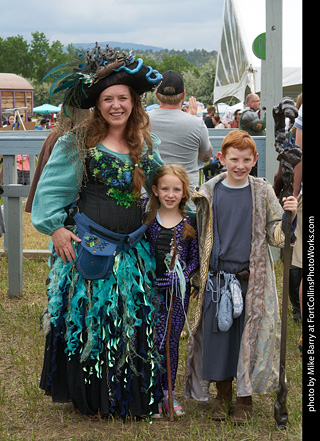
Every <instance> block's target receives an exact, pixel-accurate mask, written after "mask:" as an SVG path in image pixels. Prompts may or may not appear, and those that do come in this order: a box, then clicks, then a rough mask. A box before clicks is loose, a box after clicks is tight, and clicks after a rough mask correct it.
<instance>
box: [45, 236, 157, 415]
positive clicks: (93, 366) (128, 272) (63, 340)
mask: <svg viewBox="0 0 320 441" xmlns="http://www.w3.org/2000/svg"><path fill="white" fill-rule="evenodd" d="M75 247H76V245H75ZM53 262H54V263H53V264H52V267H51V270H50V273H49V285H48V290H47V296H48V309H47V312H46V314H45V316H44V318H45V320H44V326H45V328H46V347H45V355H44V365H43V371H42V376H41V382H40V387H41V388H42V389H44V390H45V392H46V394H48V395H51V396H52V399H53V401H57V402H67V401H72V402H73V404H74V406H75V407H76V408H77V409H79V411H80V412H81V413H83V414H86V415H96V414H101V415H102V416H108V415H117V414H118V415H120V416H121V417H122V418H125V417H126V416H134V417H145V416H149V415H151V414H152V413H157V412H158V403H159V401H160V400H161V398H162V391H161V387H160V383H159V374H160V372H159V370H160V361H161V360H160V356H159V353H158V351H157V347H156V335H155V328H156V320H157V307H158V303H159V302H158V299H157V297H156V294H155V291H154V288H153V286H154V277H155V272H154V270H155V262H154V259H153V258H151V256H150V252H149V245H148V243H147V242H146V241H145V240H142V241H141V242H140V243H138V244H137V245H136V246H135V248H132V249H130V250H129V251H128V252H121V253H120V254H119V255H117V256H116V258H115V263H114V267H113V272H112V274H111V276H110V278H109V279H108V280H92V281H88V280H85V279H83V278H82V276H81V275H80V274H79V273H78V272H77V270H76V268H75V264H74V262H72V263H67V264H64V263H63V261H62V259H61V258H58V257H57V256H56V255H54V254H53Z"/></svg>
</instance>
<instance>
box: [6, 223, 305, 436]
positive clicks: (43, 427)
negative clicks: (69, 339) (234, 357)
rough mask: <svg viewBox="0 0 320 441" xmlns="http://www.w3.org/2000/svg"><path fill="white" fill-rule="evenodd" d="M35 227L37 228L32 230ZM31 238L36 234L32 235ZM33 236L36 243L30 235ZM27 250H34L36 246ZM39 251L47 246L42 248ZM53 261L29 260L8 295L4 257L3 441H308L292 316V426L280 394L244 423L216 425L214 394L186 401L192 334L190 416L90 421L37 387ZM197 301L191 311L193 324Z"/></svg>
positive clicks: (257, 402) (263, 399) (265, 398)
mask: <svg viewBox="0 0 320 441" xmlns="http://www.w3.org/2000/svg"><path fill="white" fill-rule="evenodd" d="M28 231H29V232H30V230H28ZM27 236H30V234H28V235H27ZM30 240H33V239H32V238H30ZM24 247H25V248H29V249H30V248H32V246H30V244H29V243H26V245H24ZM37 248H45V246H39V247H37ZM47 274H48V266H47V264H46V262H41V261H37V262H36V261H28V260H26V259H24V262H23V296H22V297H21V298H9V297H8V295H7V288H8V275H7V260H6V259H5V258H0V441H24V440H28V441H29V440H37V441H40V440H43V441H51V440H56V441H100V440H101V441H102V440H108V441H113V440H122V441H129V440H130V441H134V440H137V441H149V440H157V441H164V440H175V441H187V440H188V441H190V440H192V441H198V440H199V441H200V440H201V441H209V440H210V441H232V440H234V441H249V440H257V441H258V440H259V441H267V440H272V441H282V440H288V441H300V440H301V439H302V360H301V357H300V355H299V352H298V348H297V346H298V340H299V338H300V335H301V324H297V323H294V322H293V320H292V317H291V313H290V312H289V314H288V343H287V366H286V375H287V384H288V387H289V392H288V396H287V408H288V413H289V423H288V425H287V429H286V430H285V431H279V430H278V429H277V428H276V426H275V420H274V416H273V407H274V402H275V398H276V394H275V393H273V394H269V395H254V396H253V418H252V420H251V421H250V422H249V423H247V424H244V425H243V426H239V427H235V426H234V425H233V424H232V423H231V421H225V422H221V423H219V422H213V421H212V420H211V419H210V408H211V403H212V400H213V399H214V394H215V388H214V386H212V397H211V398H210V400H209V402H207V403H198V402H196V401H194V400H187V401H186V400H185V399H184V398H183V394H182V389H183V377H184V369H185V360H186V344H187V340H186V339H181V341H180V362H179V369H178V375H177V382H176V392H177V396H178V399H179V401H181V403H182V405H183V407H184V409H185V411H186V416H185V417H182V418H180V419H177V418H176V419H175V421H174V422H173V423H170V422H169V419H168V418H167V417H165V418H163V419H162V420H158V421H154V422H153V423H152V424H150V423H149V422H148V421H140V422H137V421H127V422H126V423H125V424H122V423H121V422H120V421H119V420H118V419H114V420H107V421H105V420H90V419H89V418H87V417H85V416H83V415H81V414H80V413H79V412H78V411H76V410H74V408H73V405H72V404H71V403H68V404H58V403H52V401H51V398H50V397H48V396H45V395H44V393H43V391H41V390H40V389H39V387H38V384H39V379H40V375H41V369H42V361H43V350H44V342H45V337H44V334H43V331H42V330H40V316H41V315H42V313H43V311H44V309H45V305H46V287H45V282H46V277H47ZM276 276H277V285H278V291H279V292H280V293H281V285H282V266H281V264H277V266H276ZM194 306H195V303H194V300H191V303H190V308H189V312H188V317H189V321H192V314H193V311H194Z"/></svg>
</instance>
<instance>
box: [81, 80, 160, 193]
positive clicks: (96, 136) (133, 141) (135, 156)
mask: <svg viewBox="0 0 320 441" xmlns="http://www.w3.org/2000/svg"><path fill="white" fill-rule="evenodd" d="M129 90H130V94H131V97H132V100H133V108H132V112H131V115H130V117H129V119H128V121H127V125H126V129H125V133H124V137H125V140H126V141H127V143H128V145H129V148H130V151H129V156H130V159H131V161H132V163H133V164H139V161H140V159H141V154H142V152H143V146H144V143H146V145H147V147H148V149H149V151H150V153H151V151H152V140H151V134H150V130H149V129H150V120H149V116H148V114H147V113H146V112H145V110H144V108H143V106H142V102H141V98H140V96H139V95H138V94H137V93H136V92H135V91H134V90H133V89H132V88H131V87H129ZM108 133H109V124H108V123H107V122H106V120H105V119H104V118H103V116H102V115H101V112H100V110H99V109H98V108H97V107H95V108H94V110H93V114H92V118H91V119H90V121H89V123H88V127H87V138H86V147H87V149H89V148H92V147H94V146H95V145H96V144H97V143H99V142H100V141H101V140H102V139H103V138H105V137H106V136H107V135H108ZM144 183H145V175H144V172H143V171H142V170H141V168H140V167H134V172H133V180H132V185H133V191H134V193H140V192H141V189H142V187H143V185H144Z"/></svg>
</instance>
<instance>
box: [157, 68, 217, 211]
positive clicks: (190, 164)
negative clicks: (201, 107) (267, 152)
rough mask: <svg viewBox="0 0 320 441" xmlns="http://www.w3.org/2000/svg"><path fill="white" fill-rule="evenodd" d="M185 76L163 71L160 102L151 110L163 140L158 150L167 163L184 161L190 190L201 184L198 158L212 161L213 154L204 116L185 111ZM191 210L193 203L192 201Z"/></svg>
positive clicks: (159, 87) (158, 93)
mask: <svg viewBox="0 0 320 441" xmlns="http://www.w3.org/2000/svg"><path fill="white" fill-rule="evenodd" d="M185 93H186V91H185V89H184V81H183V76H182V75H181V74H180V73H179V72H175V71H173V70H169V71H167V72H164V74H163V80H162V82H161V83H160V85H159V86H158V88H157V89H156V96H157V99H158V101H159V103H160V107H159V108H158V109H154V110H151V111H150V112H149V117H150V123H151V128H152V131H153V133H155V134H156V135H157V136H158V137H159V138H160V140H161V144H160V145H159V151H160V155H161V158H162V160H163V161H164V162H165V164H176V163H178V164H181V165H183V166H184V168H185V169H186V170H187V172H188V175H189V178H190V192H191V194H192V192H193V190H194V188H195V187H196V186H197V185H198V184H199V167H198V159H199V160H200V161H202V162H207V161H209V159H210V157H211V153H212V146H211V144H210V140H209V135H208V129H207V127H206V125H205V123H204V122H203V119H202V118H197V117H196V116H194V115H190V114H189V113H186V112H182V111H181V107H182V104H183V101H184V97H185ZM189 206H190V208H191V209H193V207H194V205H193V203H192V202H190V203H189Z"/></svg>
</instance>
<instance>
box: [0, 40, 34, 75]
mask: <svg viewBox="0 0 320 441" xmlns="http://www.w3.org/2000/svg"><path fill="white" fill-rule="evenodd" d="M28 49H29V45H28V43H27V41H26V40H24V39H23V37H22V35H17V36H15V37H8V38H7V39H5V40H3V39H2V38H0V72H2V73H15V74H17V75H20V76H22V77H28V76H30V73H31V64H30V60H29V56H28Z"/></svg>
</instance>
